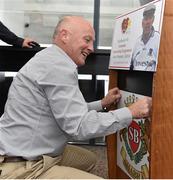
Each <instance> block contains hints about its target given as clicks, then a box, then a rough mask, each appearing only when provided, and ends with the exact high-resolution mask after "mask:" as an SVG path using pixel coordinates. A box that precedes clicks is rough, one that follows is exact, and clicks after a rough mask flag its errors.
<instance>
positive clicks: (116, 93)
mask: <svg viewBox="0 0 173 180" xmlns="http://www.w3.org/2000/svg"><path fill="white" fill-rule="evenodd" d="M120 98H121V94H120V90H119V89H118V88H117V87H115V88H113V89H111V90H109V92H108V94H107V95H106V96H105V97H104V98H103V99H102V100H101V104H102V107H103V108H109V107H110V106H111V105H112V104H115V103H117V102H118V101H119V99H120Z"/></svg>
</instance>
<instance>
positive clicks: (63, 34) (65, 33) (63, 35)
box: [60, 29, 69, 44]
mask: <svg viewBox="0 0 173 180" xmlns="http://www.w3.org/2000/svg"><path fill="white" fill-rule="evenodd" d="M60 38H61V40H62V42H63V43H64V44H66V43H67V41H68V40H69V33H68V31H67V30H66V29H62V30H61V32H60Z"/></svg>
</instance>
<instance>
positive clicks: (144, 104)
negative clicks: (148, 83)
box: [128, 97, 152, 119]
mask: <svg viewBox="0 0 173 180" xmlns="http://www.w3.org/2000/svg"><path fill="white" fill-rule="evenodd" d="M151 107H152V99H151V98H150V97H144V98H142V99H139V100H138V101H137V102H135V103H133V104H132V105H130V106H129V107H128V108H129V110H130V111H131V113H132V117H133V119H140V118H146V117H148V116H149V115H150V112H151Z"/></svg>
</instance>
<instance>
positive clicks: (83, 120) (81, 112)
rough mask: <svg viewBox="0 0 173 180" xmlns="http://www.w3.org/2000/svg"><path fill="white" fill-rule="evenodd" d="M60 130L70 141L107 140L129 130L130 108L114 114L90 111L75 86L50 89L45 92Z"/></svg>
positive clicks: (51, 87) (59, 86)
mask: <svg viewBox="0 0 173 180" xmlns="http://www.w3.org/2000/svg"><path fill="white" fill-rule="evenodd" d="M45 93H46V94H47V97H48V101H49V104H50V107H51V111H52V113H53V116H54V118H55V120H56V121H57V124H58V126H59V127H60V128H61V129H62V131H63V132H65V133H66V134H67V135H68V136H70V138H72V139H75V140H85V139H90V138H94V137H100V136H106V135H109V134H112V133H115V132H117V131H118V130H120V129H122V128H124V127H127V126H128V125H129V124H130V123H131V121H132V115H131V113H130V111H129V109H128V108H122V109H118V110H115V111H111V112H106V113H105V112H97V111H96V110H90V111H89V110H88V105H87V103H86V102H85V100H84V98H83V96H82V94H81V93H80V90H79V89H78V88H77V87H74V86H72V85H69V84H68V85H67V84H66V85H64V84H61V85H58V86H56V85H53V84H52V85H51V86H49V87H48V88H46V89H45Z"/></svg>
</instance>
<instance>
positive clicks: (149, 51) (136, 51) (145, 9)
mask: <svg viewBox="0 0 173 180" xmlns="http://www.w3.org/2000/svg"><path fill="white" fill-rule="evenodd" d="M164 4H165V1H164V0H155V1H153V2H151V3H148V4H146V5H145V6H142V7H140V8H138V9H136V10H134V11H131V12H129V13H127V14H124V15H121V16H118V17H117V18H116V19H115V27H114V35H113V41H112V50H111V56H110V62H109V69H125V70H129V69H130V70H137V71H152V72H155V71H156V68H157V64H158V53H159V45H160V35H161V27H162V19H163V11H164Z"/></svg>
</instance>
